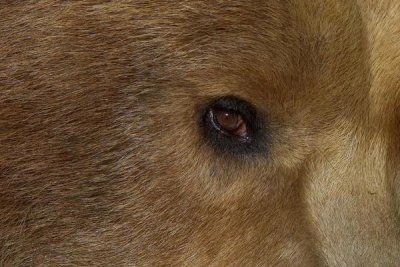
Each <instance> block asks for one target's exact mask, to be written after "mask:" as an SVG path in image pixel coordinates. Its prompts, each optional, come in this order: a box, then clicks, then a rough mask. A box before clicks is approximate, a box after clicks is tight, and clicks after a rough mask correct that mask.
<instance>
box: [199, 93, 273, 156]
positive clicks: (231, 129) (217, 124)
mask: <svg viewBox="0 0 400 267" xmlns="http://www.w3.org/2000/svg"><path fill="white" fill-rule="evenodd" d="M202 110H203V111H202V114H203V115H202V119H201V120H200V127H201V129H202V130H203V135H204V137H205V139H206V142H207V143H208V144H209V145H210V146H212V147H213V148H214V149H216V150H219V151H222V152H225V153H229V154H235V155H240V154H254V153H261V152H264V151H266V141H267V138H266V134H265V131H264V128H265V127H264V122H263V120H262V119H261V117H260V115H259V114H258V112H257V111H256V108H255V107H254V106H253V105H252V104H250V103H248V102H247V101H245V100H242V99H240V98H237V97H234V96H224V97H220V98H217V99H214V100H213V101H211V102H209V103H207V104H206V105H205V107H203V109H202Z"/></svg>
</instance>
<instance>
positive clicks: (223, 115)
mask: <svg viewBox="0 0 400 267" xmlns="http://www.w3.org/2000/svg"><path fill="white" fill-rule="evenodd" d="M209 113H210V114H209V116H210V118H211V122H212V123H213V126H214V127H215V128H216V129H217V130H219V131H220V132H221V133H223V134H226V135H232V136H237V137H241V138H246V137H247V135H248V133H247V125H246V122H245V121H244V119H243V117H242V115H241V114H240V113H239V112H237V111H233V110H225V109H218V108H216V109H213V108H211V109H210V111H209Z"/></svg>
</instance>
